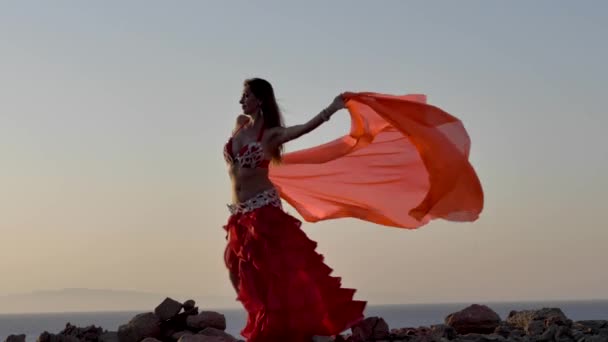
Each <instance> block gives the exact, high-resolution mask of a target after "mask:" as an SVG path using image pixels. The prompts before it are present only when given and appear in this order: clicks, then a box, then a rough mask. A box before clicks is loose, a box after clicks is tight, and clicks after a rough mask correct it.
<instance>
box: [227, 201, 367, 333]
mask: <svg viewBox="0 0 608 342" xmlns="http://www.w3.org/2000/svg"><path fill="white" fill-rule="evenodd" d="M300 225H301V222H300V221H299V220H298V219H296V218H294V217H292V216H291V215H289V214H287V213H286V212H284V211H283V209H282V208H280V207H277V206H274V205H265V206H263V207H261V208H258V209H255V210H252V211H250V212H247V213H236V214H233V215H231V216H230V218H229V220H228V223H227V224H226V226H225V227H224V228H225V229H226V230H227V232H228V244H227V246H226V250H225V254H224V259H225V262H226V266H227V267H228V270H229V271H230V273H231V274H233V275H236V276H237V277H238V291H237V292H238V295H237V299H238V300H239V301H241V303H242V304H243V306H244V308H245V309H246V310H247V313H248V316H247V324H246V326H245V327H244V328H243V330H242V331H241V335H242V336H243V337H245V338H246V339H247V341H249V342H259V341H264V342H268V341H293V342H303V341H306V342H310V341H311V339H312V337H313V336H315V335H319V336H331V335H336V334H339V333H341V332H342V331H344V330H346V329H348V328H349V327H351V326H352V325H353V324H354V323H357V322H359V321H360V320H361V319H363V311H364V309H365V305H366V303H365V302H363V301H355V300H353V295H354V294H355V290H353V289H346V288H342V287H341V280H340V278H338V277H332V276H331V275H330V274H331V272H332V269H331V268H329V267H328V266H327V265H326V264H325V263H324V262H323V256H322V255H320V254H318V253H317V252H315V249H316V246H317V244H316V243H315V242H314V241H312V240H310V239H309V238H308V237H307V236H306V234H305V233H304V232H303V231H302V230H301V228H300Z"/></svg>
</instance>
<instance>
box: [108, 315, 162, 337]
mask: <svg viewBox="0 0 608 342" xmlns="http://www.w3.org/2000/svg"><path fill="white" fill-rule="evenodd" d="M160 335H161V329H160V318H158V316H156V315H155V314H154V313H152V312H146V313H141V314H138V315H136V316H135V317H133V318H132V319H131V320H130V321H129V323H127V324H123V325H121V326H120V327H119V328H118V340H119V341H120V342H140V341H141V340H143V339H144V338H146V337H154V338H157V337H159V336H160Z"/></svg>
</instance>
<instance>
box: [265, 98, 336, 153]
mask: <svg viewBox="0 0 608 342" xmlns="http://www.w3.org/2000/svg"><path fill="white" fill-rule="evenodd" d="M342 108H344V99H343V98H342V94H340V95H338V96H336V98H335V99H334V101H333V102H332V103H331V104H330V105H329V106H328V107H327V108H325V109H323V110H322V111H321V112H320V113H319V114H317V115H315V116H314V117H313V118H312V119H310V120H308V122H306V123H304V124H301V125H295V126H289V127H284V128H280V129H279V130H277V131H276V132H275V134H276V136H275V137H274V139H273V140H274V141H273V142H274V143H275V144H277V145H281V144H284V143H286V142H288V141H290V140H294V139H297V138H299V137H301V136H303V135H304V134H306V133H310V132H311V131H313V130H314V129H315V128H317V127H319V126H321V124H323V123H324V122H326V121H328V120H329V118H330V117H331V116H332V115H333V114H334V113H335V112H337V111H339V110H340V109H342Z"/></svg>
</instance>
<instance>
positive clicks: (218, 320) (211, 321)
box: [186, 311, 226, 330]
mask: <svg viewBox="0 0 608 342" xmlns="http://www.w3.org/2000/svg"><path fill="white" fill-rule="evenodd" d="M186 324H187V325H188V327H189V328H192V329H195V330H203V329H205V328H207V327H212V328H216V329H220V330H226V317H225V316H224V315H222V314H220V313H218V312H215V311H201V312H200V313H199V314H198V315H192V316H188V318H186Z"/></svg>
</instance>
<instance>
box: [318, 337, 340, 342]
mask: <svg viewBox="0 0 608 342" xmlns="http://www.w3.org/2000/svg"><path fill="white" fill-rule="evenodd" d="M312 342H335V339H334V338H332V337H329V336H314V337H313V338H312Z"/></svg>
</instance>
